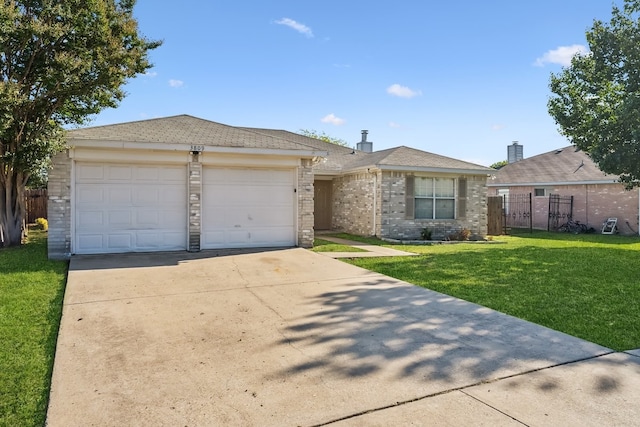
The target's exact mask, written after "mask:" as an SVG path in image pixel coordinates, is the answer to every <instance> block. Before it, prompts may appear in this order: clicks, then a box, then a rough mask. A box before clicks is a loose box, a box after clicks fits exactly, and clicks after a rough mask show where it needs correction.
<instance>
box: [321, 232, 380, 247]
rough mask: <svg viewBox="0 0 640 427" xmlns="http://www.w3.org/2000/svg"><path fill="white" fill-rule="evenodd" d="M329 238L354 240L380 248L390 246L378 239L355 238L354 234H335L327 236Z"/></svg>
mask: <svg viewBox="0 0 640 427" xmlns="http://www.w3.org/2000/svg"><path fill="white" fill-rule="evenodd" d="M327 236H331V237H338V238H340V239H347V240H353V241H354V242H360V243H366V244H367V245H378V246H387V245H389V246H390V244H389V243H387V242H385V241H384V240H380V239H378V238H377V237H361V236H354V235H353V234H347V233H335V234H327Z"/></svg>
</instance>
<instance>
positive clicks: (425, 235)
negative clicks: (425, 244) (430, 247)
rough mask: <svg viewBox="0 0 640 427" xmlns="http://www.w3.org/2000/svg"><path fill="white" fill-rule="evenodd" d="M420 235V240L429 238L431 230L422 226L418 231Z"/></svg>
mask: <svg viewBox="0 0 640 427" xmlns="http://www.w3.org/2000/svg"><path fill="white" fill-rule="evenodd" d="M420 236H421V237H422V240H431V230H430V229H428V228H423V229H422V231H421V232H420Z"/></svg>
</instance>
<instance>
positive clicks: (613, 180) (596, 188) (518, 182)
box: [487, 146, 640, 234]
mask: <svg viewBox="0 0 640 427" xmlns="http://www.w3.org/2000/svg"><path fill="white" fill-rule="evenodd" d="M487 187H488V191H489V195H490V196H495V195H500V196H507V195H508V196H513V195H518V194H529V193H531V196H532V209H531V215H532V223H533V224H532V225H533V228H535V229H543V230H546V229H547V228H548V225H549V197H550V196H551V195H558V196H563V197H566V198H569V197H570V196H573V211H572V219H573V220H574V221H579V222H580V223H582V224H586V225H588V226H589V227H593V228H594V229H596V230H597V231H598V232H599V231H601V230H602V225H603V223H604V221H606V220H607V219H608V218H617V221H618V224H617V227H618V231H619V232H620V233H622V234H637V233H638V213H639V209H640V207H639V205H638V203H639V191H638V189H634V190H630V191H629V190H625V189H624V186H623V185H622V184H621V183H620V182H619V181H618V177H617V176H615V175H610V174H606V173H604V172H602V171H601V170H600V169H599V168H598V166H597V165H596V164H595V163H594V162H593V160H591V158H590V157H589V156H588V155H587V154H586V153H584V152H583V151H580V150H578V149H577V148H576V147H574V146H569V147H564V148H560V149H557V150H553V151H550V152H548V153H543V154H540V155H537V156H533V157H530V158H525V159H522V160H518V161H515V162H513V163H509V164H507V165H505V166H504V167H502V168H501V169H499V170H498V171H496V172H494V174H493V176H492V177H491V178H490V179H489V180H488V183H487ZM561 222H562V221H561ZM558 225H561V224H558Z"/></svg>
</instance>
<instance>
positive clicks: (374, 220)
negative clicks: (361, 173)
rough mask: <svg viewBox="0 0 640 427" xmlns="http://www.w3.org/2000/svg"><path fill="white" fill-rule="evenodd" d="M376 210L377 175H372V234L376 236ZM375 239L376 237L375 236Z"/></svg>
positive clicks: (375, 173)
mask: <svg viewBox="0 0 640 427" xmlns="http://www.w3.org/2000/svg"><path fill="white" fill-rule="evenodd" d="M377 210H378V173H377V172H374V173H373V224H372V226H373V233H372V234H371V235H372V236H376V213H377V212H376V211H377ZM376 237H377V236H376Z"/></svg>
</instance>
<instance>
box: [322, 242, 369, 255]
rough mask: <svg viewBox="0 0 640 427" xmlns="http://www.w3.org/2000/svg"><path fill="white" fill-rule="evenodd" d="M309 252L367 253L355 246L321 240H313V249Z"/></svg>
mask: <svg viewBox="0 0 640 427" xmlns="http://www.w3.org/2000/svg"><path fill="white" fill-rule="evenodd" d="M311 250H312V251H313V252H367V251H365V250H364V249H360V248H356V247H355V246H349V245H341V244H339V243H333V242H330V241H328V240H322V239H314V241H313V249H311Z"/></svg>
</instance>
